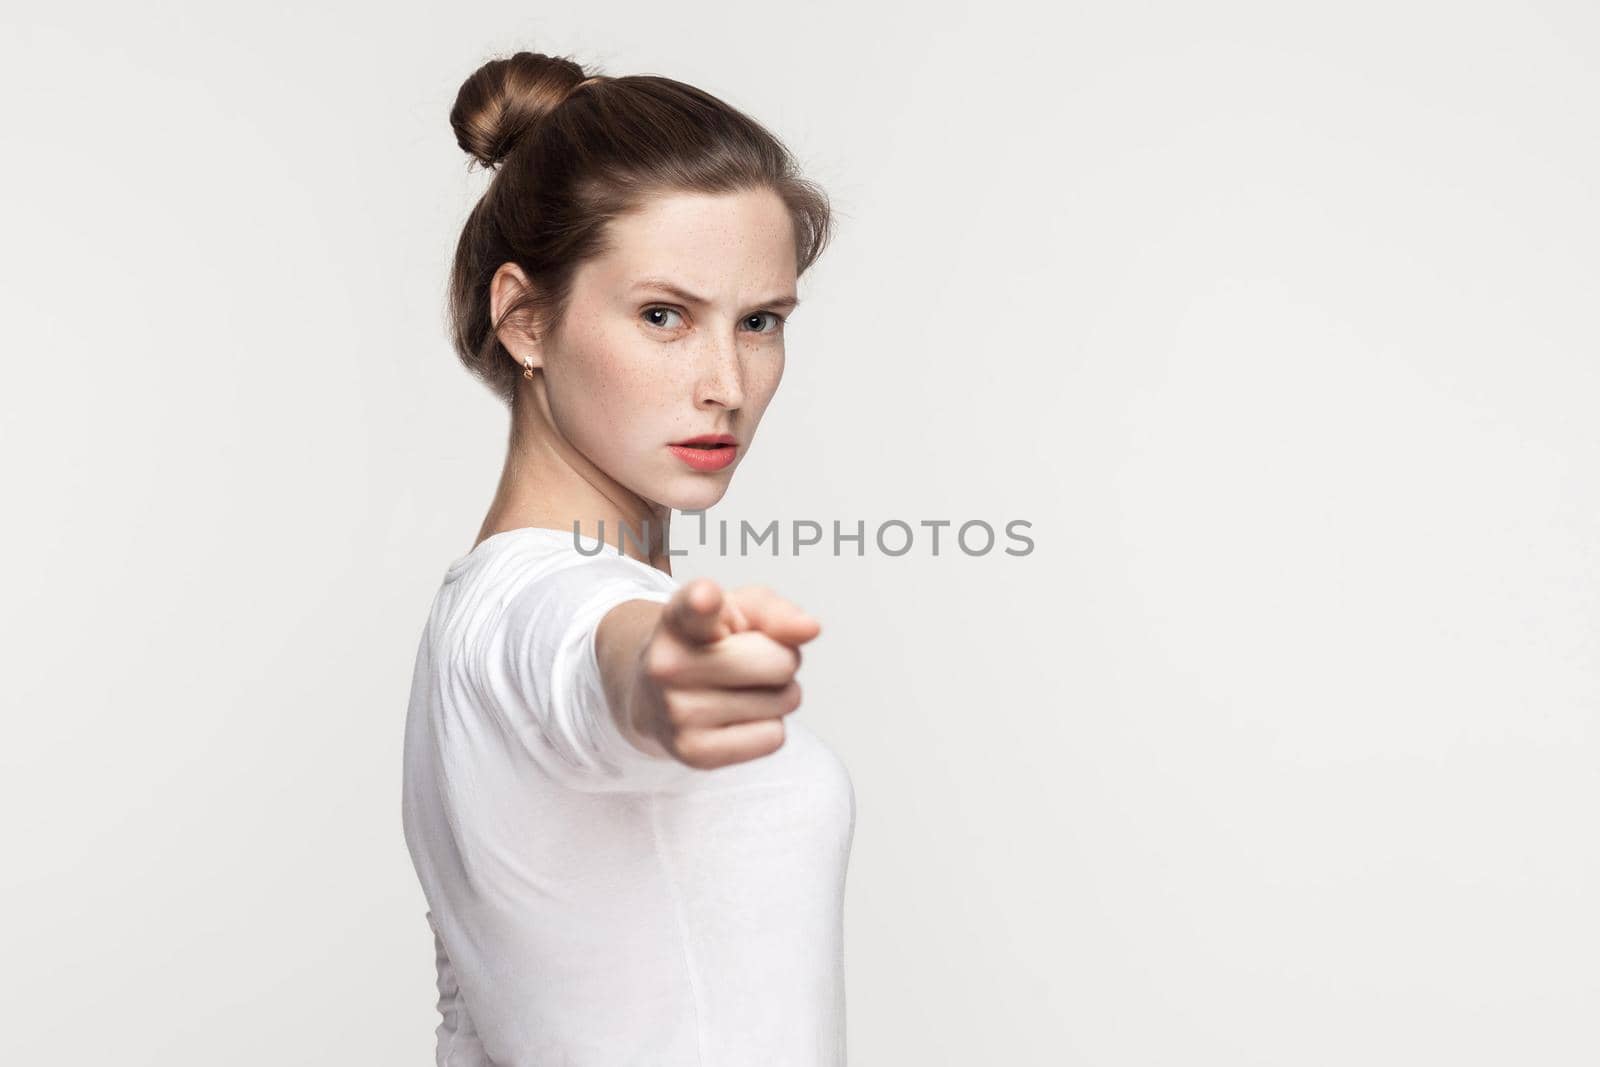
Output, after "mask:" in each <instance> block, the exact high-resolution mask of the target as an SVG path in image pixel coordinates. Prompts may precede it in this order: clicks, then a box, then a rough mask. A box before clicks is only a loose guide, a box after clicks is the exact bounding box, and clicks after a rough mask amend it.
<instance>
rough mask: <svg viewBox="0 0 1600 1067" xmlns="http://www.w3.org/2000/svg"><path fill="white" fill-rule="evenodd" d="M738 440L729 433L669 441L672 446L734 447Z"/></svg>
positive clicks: (707, 434) (706, 434) (704, 434)
mask: <svg viewBox="0 0 1600 1067" xmlns="http://www.w3.org/2000/svg"><path fill="white" fill-rule="evenodd" d="M738 443H739V439H738V438H737V437H735V436H733V434H731V433H703V434H701V435H700V436H699V437H685V438H684V439H683V440H681V441H671V442H669V444H674V445H736V444H738Z"/></svg>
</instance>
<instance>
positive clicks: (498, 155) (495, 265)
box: [449, 52, 832, 403]
mask: <svg viewBox="0 0 1600 1067" xmlns="http://www.w3.org/2000/svg"><path fill="white" fill-rule="evenodd" d="M450 125H451V127H452V128H454V130H455V133H456V142H457V143H458V144H459V145H460V146H461V147H462V149H464V150H465V151H466V152H467V153H468V154H470V155H471V156H472V157H473V159H475V160H477V161H478V162H479V163H480V164H482V165H483V166H484V167H486V168H490V169H495V176H494V178H493V180H492V181H491V182H490V183H489V188H488V189H487V190H486V191H485V192H484V194H483V196H482V198H481V199H480V200H479V201H478V203H477V206H476V207H474V208H473V210H472V213H471V215H469V216H468V218H467V221H466V225H465V226H464V227H463V228H462V231H461V238H460V240H459V241H458V242H457V244H456V254H455V262H454V265H453V267H452V269H451V272H450V283H449V317H450V324H451V339H452V341H453V343H454V345H455V349H456V353H457V354H458V355H459V356H460V357H461V361H462V362H463V363H465V364H466V365H467V368H468V369H469V370H470V371H472V373H473V374H475V375H476V376H477V377H478V378H479V379H481V380H482V381H483V382H484V384H486V385H487V386H489V388H490V389H492V390H494V392H495V393H496V394H498V395H499V396H500V397H501V398H502V399H503V400H505V401H506V402H507V403H510V402H511V399H512V397H513V396H514V395H515V393H516V384H517V378H518V376H519V375H520V374H521V370H520V369H519V368H518V367H517V366H516V364H515V363H514V362H513V361H512V358H511V355H510V353H508V352H507V351H506V350H505V347H504V346H503V345H502V344H501V343H500V340H499V338H498V337H497V336H496V333H495V331H496V329H497V328H498V327H499V325H500V323H501V322H504V321H505V320H506V319H508V318H511V317H512V316H523V315H526V321H532V322H537V323H539V324H541V327H542V329H543V330H544V331H545V332H546V333H552V332H555V331H558V330H559V329H560V326H561V322H562V316H563V313H564V312H565V310H566V304H567V300H568V297H569V296H570V293H571V286H572V277H573V273H574V272H575V271H576V269H577V267H578V264H580V263H582V262H583V261H584V260H586V259H589V258H592V257H594V256H597V255H601V254H603V253H604V251H605V247H606V246H605V227H606V223H607V222H608V221H609V220H611V219H612V218H615V217H617V216H619V215H623V214H626V213H628V212H630V211H633V210H636V209H638V208H640V207H642V206H644V204H645V202H646V201H647V200H648V199H649V198H651V197H653V196H655V195H657V194H660V193H664V192H672V191H680V190H681V191H685V192H707V193H721V192H735V191H739V190H745V189H758V188H768V189H771V190H772V191H773V192H775V193H776V194H777V195H778V196H779V197H780V198H781V199H782V200H783V202H784V203H785V204H786V205H787V206H788V208H789V214H790V217H791V218H792V219H793V221H794V234H795V257H796V264H795V269H796V274H797V275H798V274H803V273H804V272H805V271H806V269H807V268H808V267H810V266H811V264H812V263H813V262H815V261H816V259H817V257H818V256H819V255H821V254H822V250H823V248H824V247H825V246H826V244H827V243H828V238H829V235H830V233H831V229H832V225H831V221H830V220H831V212H830V209H829V204H828V198H827V195H826V194H825V193H824V192H823V191H822V189H821V188H820V187H818V186H817V185H815V184H814V183H812V182H809V181H807V180H805V179H804V178H802V177H800V176H799V173H798V169H797V167H796V165H795V162H794V159H793V157H792V156H791V155H790V153H789V151H788V149H786V148H785V147H784V146H783V144H782V143H781V142H780V141H779V140H778V139H777V138H776V137H774V136H773V135H772V134H771V133H769V132H768V131H767V130H766V129H765V128H763V127H762V126H761V125H760V124H759V123H757V122H756V121H755V120H754V119H752V118H750V117H749V116H747V115H745V114H744V113H743V112H741V111H738V110H736V109H735V108H733V107H730V106H729V105H728V104H725V103H723V102H722V101H721V100H719V99H717V98H716V97H714V96H712V95H710V94H709V93H706V92H704V91H702V90H700V89H696V88H695V87H693V86H691V85H685V84H684V83H682V82H679V81H674V80H672V79H671V78H663V77H659V76H656V75H651V74H637V75H629V76H627V77H620V78H611V77H605V76H603V75H602V76H595V77H586V75H585V73H584V70H583V68H582V67H580V66H579V65H578V64H577V63H574V62H573V61H572V60H570V59H566V58H562V57H559V56H547V55H543V54H540V53H538V52H518V53H516V54H515V55H513V56H511V57H509V58H506V59H495V60H491V61H489V62H488V63H485V64H484V65H483V66H481V67H479V68H478V69H477V70H476V71H474V72H473V73H472V76H471V77H469V78H468V79H467V80H466V81H465V82H464V83H462V86H461V90H460V92H458V93H457V94H456V102H455V106H454V107H453V108H452V109H451V110H450ZM468 166H469V167H470V166H471V163H470V162H469V163H468ZM503 263H515V264H517V265H518V266H519V267H521V268H522V270H523V272H524V273H525V274H526V275H527V277H528V280H529V282H531V283H532V286H533V288H532V289H531V290H528V291H525V292H523V293H522V294H521V295H520V296H519V298H518V299H517V300H515V301H513V302H512V303H511V305H510V306H508V307H506V308H503V309H502V311H501V318H500V322H494V323H491V322H490V321H489V317H490V308H489V282H490V280H491V279H492V278H493V277H494V273H495V271H496V270H498V269H499V268H500V265H501V264H503Z"/></svg>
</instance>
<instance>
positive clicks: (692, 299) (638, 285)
mask: <svg viewBox="0 0 1600 1067" xmlns="http://www.w3.org/2000/svg"><path fill="white" fill-rule="evenodd" d="M633 287H634V288H635V289H659V290H660V291H662V292H664V293H671V294H672V295H673V296H675V297H677V298H678V299H679V300H682V301H683V302H684V303H686V304H698V305H700V306H702V307H703V306H705V305H706V304H709V303H711V301H709V300H707V299H706V298H705V297H703V296H695V295H694V294H693V293H691V292H689V290H687V289H684V288H681V287H680V286H676V285H673V284H672V283H671V282H669V281H667V280H666V279H665V278H644V279H641V280H640V281H637V282H635V283H634V286H633ZM757 303H759V304H760V305H761V306H762V307H773V308H787V309H789V310H791V311H792V310H794V309H795V308H797V307H799V306H800V298H799V297H797V296H795V295H794V294H792V293H790V294H785V295H784V296H775V297H772V298H771V299H769V300H759V301H757Z"/></svg>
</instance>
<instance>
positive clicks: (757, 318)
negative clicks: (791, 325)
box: [744, 311, 785, 333]
mask: <svg viewBox="0 0 1600 1067" xmlns="http://www.w3.org/2000/svg"><path fill="white" fill-rule="evenodd" d="M762 316H766V317H767V318H769V319H771V320H772V328H771V329H768V330H763V329H761V328H760V324H761V319H762ZM744 321H745V322H746V323H751V322H753V323H756V329H754V330H752V331H750V332H751V333H779V332H781V331H782V330H783V324H784V321H785V320H784V317H783V316H782V315H780V314H778V313H777V312H776V311H757V312H755V313H754V314H752V315H746V316H745V317H744Z"/></svg>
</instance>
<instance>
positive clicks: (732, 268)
mask: <svg viewBox="0 0 1600 1067" xmlns="http://www.w3.org/2000/svg"><path fill="white" fill-rule="evenodd" d="M607 238H608V244H609V245H610V248H609V249H608V250H607V252H606V253H605V254H604V255H602V256H601V257H599V258H598V259H596V260H593V261H591V262H590V263H589V264H586V265H585V266H586V267H591V268H592V269H593V273H594V275H595V277H596V278H597V279H598V280H600V281H601V282H602V283H604V284H606V285H609V286H626V285H629V284H631V283H633V282H636V281H638V280H640V279H642V278H649V277H655V278H668V279H671V280H672V281H673V282H675V283H677V284H679V285H681V286H683V287H684V288H686V289H690V290H693V291H695V292H700V293H705V294H707V295H712V294H716V295H724V294H726V295H729V296H730V297H734V298H737V297H738V296H740V295H747V294H748V293H749V292H750V291H752V290H760V291H761V295H762V296H768V295H770V294H771V293H777V292H783V291H784V288H785V287H789V288H792V287H793V286H794V282H795V261H794V260H795V245H794V227H793V223H792V220H791V218H790V215H789V211H788V209H787V208H786V207H785V206H784V203H783V201H782V200H781V199H780V198H779V197H778V194H777V193H775V192H773V191H772V190H770V189H759V190H741V191H739V192H735V193H686V192H669V193H663V194H660V195H658V196H656V197H654V198H652V199H650V200H648V201H647V202H646V203H645V204H644V205H643V206H642V207H641V208H640V209H639V210H637V211H635V212H632V213H630V214H627V215H622V216H619V217H618V218H615V219H613V220H611V222H610V224H609V225H608V227H607Z"/></svg>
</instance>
